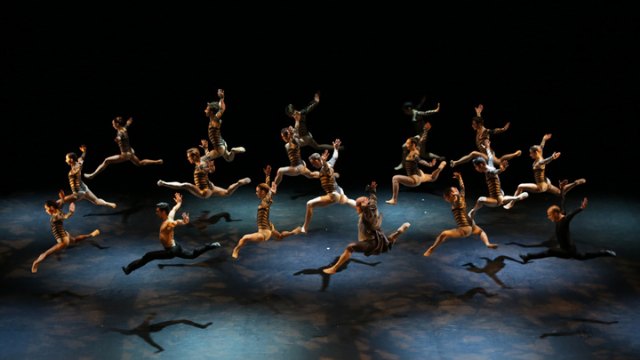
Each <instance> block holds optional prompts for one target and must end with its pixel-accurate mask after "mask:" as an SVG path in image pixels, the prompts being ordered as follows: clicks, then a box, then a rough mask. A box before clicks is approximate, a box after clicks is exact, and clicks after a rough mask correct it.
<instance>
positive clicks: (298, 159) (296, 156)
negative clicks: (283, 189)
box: [271, 123, 318, 193]
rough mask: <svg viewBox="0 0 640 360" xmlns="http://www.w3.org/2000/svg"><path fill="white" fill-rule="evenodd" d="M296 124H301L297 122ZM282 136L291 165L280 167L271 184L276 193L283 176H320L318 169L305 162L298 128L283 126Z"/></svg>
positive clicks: (312, 177)
mask: <svg viewBox="0 0 640 360" xmlns="http://www.w3.org/2000/svg"><path fill="white" fill-rule="evenodd" d="M296 125H299V124H298V123H296ZM280 137H281V138H282V141H284V142H285V145H284V148H285V149H286V150H287V157H289V166H283V167H281V168H279V169H278V172H277V173H276V178H275V180H274V181H273V183H272V184H271V191H273V192H274V193H275V192H276V191H277V188H278V185H280V182H281V181H282V176H283V175H287V176H298V175H303V176H305V177H307V178H309V179H314V178H317V177H318V174H317V171H316V172H315V173H314V172H312V171H311V170H309V168H307V164H305V162H304V160H302V156H301V155H300V137H299V135H298V129H297V128H294V127H293V126H289V127H286V128H283V129H282V130H281V131H280Z"/></svg>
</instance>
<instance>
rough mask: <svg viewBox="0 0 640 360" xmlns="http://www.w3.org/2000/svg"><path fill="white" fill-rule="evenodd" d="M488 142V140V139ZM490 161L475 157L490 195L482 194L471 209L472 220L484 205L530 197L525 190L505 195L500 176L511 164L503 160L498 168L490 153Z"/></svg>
mask: <svg viewBox="0 0 640 360" xmlns="http://www.w3.org/2000/svg"><path fill="white" fill-rule="evenodd" d="M487 142H488V141H487ZM488 155H489V156H488V158H489V162H488V163H487V160H485V159H484V158H482V157H477V158H475V159H473V167H474V168H475V169H476V171H477V172H479V173H483V174H484V178H485V181H486V183H487V188H489V196H480V197H479V198H478V200H477V201H476V204H475V206H474V207H473V209H471V211H469V217H470V218H471V220H473V219H475V214H476V212H477V211H478V210H480V208H481V207H482V206H488V207H498V206H502V205H503V204H505V203H507V202H509V201H521V200H524V199H526V198H527V197H529V194H528V193H526V192H523V193H521V194H519V195H518V196H510V195H504V191H502V187H501V186H500V177H499V176H498V175H499V174H501V173H502V172H504V170H505V169H506V168H507V166H508V165H509V163H508V162H506V161H503V162H502V163H500V168H499V169H496V168H495V167H494V165H493V156H492V155H491V153H488Z"/></svg>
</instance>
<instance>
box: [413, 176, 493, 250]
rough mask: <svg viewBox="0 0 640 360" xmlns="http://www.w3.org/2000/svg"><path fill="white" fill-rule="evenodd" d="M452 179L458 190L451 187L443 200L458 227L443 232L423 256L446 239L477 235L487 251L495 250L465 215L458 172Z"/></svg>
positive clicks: (480, 230)
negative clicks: (449, 206) (455, 181)
mask: <svg viewBox="0 0 640 360" xmlns="http://www.w3.org/2000/svg"><path fill="white" fill-rule="evenodd" d="M453 178H454V179H458V184H459V187H460V189H459V190H458V188H456V187H454V186H452V187H450V188H449V189H447V190H446V191H445V193H444V199H445V200H446V201H447V202H449V203H451V212H452V213H453V218H454V219H455V220H456V224H458V227H457V228H455V229H449V230H444V231H443V232H441V233H440V235H438V237H437V238H436V240H435V241H434V242H433V245H431V246H430V247H429V248H428V249H427V251H425V252H424V254H423V255H424V256H431V254H432V253H433V251H434V250H435V249H436V248H437V247H438V246H440V245H441V244H442V243H443V242H444V241H445V240H447V239H448V238H463V237H469V236H471V235H479V236H480V240H482V242H483V243H484V245H485V246H486V247H488V248H489V249H496V248H498V245H496V244H492V243H490V242H489V237H488V236H487V234H486V233H485V232H484V230H482V228H480V227H479V226H478V225H476V224H475V222H473V220H472V219H471V218H470V217H469V215H468V214H467V203H466V200H465V191H464V182H463V181H462V175H460V173H459V172H454V173H453Z"/></svg>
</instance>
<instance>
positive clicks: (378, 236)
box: [322, 181, 411, 274]
mask: <svg viewBox="0 0 640 360" xmlns="http://www.w3.org/2000/svg"><path fill="white" fill-rule="evenodd" d="M377 187H378V184H377V183H376V182H375V181H372V182H371V184H370V185H368V186H367V188H366V191H367V192H368V193H369V196H368V197H367V196H361V197H359V198H357V199H356V212H357V213H358V242H354V243H351V244H349V245H348V246H347V247H346V248H345V249H344V251H343V252H342V255H340V258H338V261H337V262H336V263H335V264H334V265H333V266H331V267H329V268H326V269H323V270H322V271H323V272H324V273H325V274H335V273H336V272H337V271H338V269H340V267H341V266H342V265H343V264H344V263H345V262H347V261H349V259H350V258H351V254H352V253H353V252H354V251H355V252H361V253H364V255H365V256H370V255H380V254H382V253H384V252H387V251H388V250H390V249H391V247H392V246H393V244H395V242H396V240H398V237H399V236H400V235H401V234H402V233H403V232H405V231H406V230H407V229H408V228H409V226H411V224H410V223H408V222H405V223H404V224H402V225H401V226H400V227H399V228H398V229H397V230H396V231H394V232H393V233H391V234H389V236H387V235H385V234H384V232H383V231H382V228H381V225H382V216H381V215H380V213H379V212H378V197H377V196H376V189H377Z"/></svg>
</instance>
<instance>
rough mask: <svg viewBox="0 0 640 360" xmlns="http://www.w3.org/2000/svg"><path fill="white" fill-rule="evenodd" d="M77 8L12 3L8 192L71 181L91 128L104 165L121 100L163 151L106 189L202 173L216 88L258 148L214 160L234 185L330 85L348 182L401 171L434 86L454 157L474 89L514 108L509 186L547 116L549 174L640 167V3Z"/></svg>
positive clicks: (441, 127) (141, 145)
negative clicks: (72, 160)
mask: <svg viewBox="0 0 640 360" xmlns="http://www.w3.org/2000/svg"><path fill="white" fill-rule="evenodd" d="M316 6H317V5H316ZM38 10H43V9H38ZM75 10H76V11H80V12H81V14H82V15H80V16H78V15H73V16H72V15H59V14H58V13H64V10H61V9H57V10H56V14H55V15H54V14H53V13H51V14H38V15H35V14H33V13H32V12H16V13H12V12H8V13H5V14H4V15H3V17H4V19H3V20H4V21H3V24H4V26H6V29H5V31H3V32H4V35H3V37H4V43H5V44H4V45H3V49H2V52H3V56H2V57H3V59H4V61H6V62H5V65H4V66H3V72H4V76H3V81H2V86H3V88H4V89H3V91H2V98H1V102H2V118H3V123H4V129H5V131H4V141H3V145H2V146H3V149H4V152H3V153H4V154H5V156H6V157H7V159H8V160H9V161H8V163H5V167H4V171H3V172H4V175H3V179H4V180H3V182H4V183H5V185H6V186H4V188H3V192H5V193H6V192H14V191H30V190H32V189H42V190H46V189H50V190H51V193H52V196H55V192H56V191H57V189H59V188H64V189H67V188H68V183H67V178H66V173H67V171H68V166H67V165H66V164H65V163H64V156H65V154H66V153H67V152H70V151H78V146H79V145H80V144H86V145H87V146H88V154H87V160H86V163H85V168H84V170H85V172H90V171H93V170H94V169H95V168H96V166H97V165H98V164H99V163H100V162H101V161H102V160H103V159H104V158H105V157H106V156H110V155H114V154H117V153H118V148H117V145H116V144H115V143H114V142H113V138H114V137H115V130H114V129H113V128H112V127H111V119H112V118H114V117H115V116H117V115H121V116H125V117H128V116H133V117H134V123H133V125H132V126H131V127H130V129H129V133H130V137H131V143H132V146H133V148H134V149H135V150H136V153H137V154H138V156H139V157H140V158H141V159H142V158H150V159H156V158H162V159H164V160H165V165H164V166H161V167H156V166H151V167H147V168H141V169H137V168H135V167H134V166H133V165H132V164H130V163H123V164H117V165H113V166H111V167H109V168H108V169H107V170H106V171H105V172H104V173H102V174H100V175H99V176H98V177H97V178H96V179H94V180H91V181H88V182H87V183H88V184H89V186H90V187H91V188H92V190H93V191H94V192H95V193H97V194H98V195H99V194H100V193H101V192H104V191H106V190H107V189H111V190H115V191H121V190H125V189H127V190H129V191H138V190H140V189H145V188H148V187H155V186H156V185H155V182H156V181H157V180H158V179H160V178H162V179H164V180H168V181H170V180H180V181H189V182H190V181H192V170H191V169H192V167H191V166H190V165H189V164H188V162H187V160H186V156H185V151H186V149H187V148H189V147H192V146H195V145H197V144H198V143H199V140H200V139H201V138H206V134H207V132H206V131H207V121H208V120H207V118H206V117H205V116H204V114H203V110H204V106H205V103H206V102H207V101H212V100H214V99H215V94H216V89H217V88H224V89H225V90H226V94H227V107H228V108H227V112H226V113H225V115H224V117H223V120H224V122H223V127H222V134H223V137H224V138H225V139H226V141H227V142H228V143H229V144H230V145H231V146H245V147H246V148H247V153H245V154H242V155H238V156H237V157H236V160H235V161H234V162H232V163H226V162H224V161H223V160H222V159H219V160H218V161H217V162H216V164H217V166H218V170H217V172H216V173H215V174H213V175H212V180H213V181H214V183H216V184H219V185H222V186H226V185H228V184H230V183H231V182H232V181H235V180H236V179H238V178H241V177H245V176H249V177H251V178H252V179H253V180H254V181H258V180H260V179H261V177H262V173H261V168H262V167H263V166H264V165H265V164H267V163H270V164H271V165H272V166H273V167H274V168H277V167H279V166H284V165H286V164H287V159H286V154H285V151H284V148H283V142H282V140H281V139H280V137H279V132H280V129H281V128H282V127H284V126H287V125H289V124H291V123H292V121H291V119H289V118H288V117H286V116H285V114H284V108H285V106H286V105H287V104H289V103H293V104H294V106H295V107H296V108H299V107H302V106H304V105H306V104H307V103H308V102H309V101H310V100H311V99H312V97H313V94H314V92H315V91H317V90H319V91H321V94H322V97H321V103H320V105H319V107H318V108H317V110H316V111H314V112H313V113H311V114H310V115H309V117H308V123H309V127H310V130H311V132H312V133H313V135H314V137H315V138H316V140H317V141H318V142H319V143H329V142H330V141H331V140H332V139H334V138H341V139H342V140H343V143H344V145H345V147H346V149H345V151H343V152H341V154H340V160H338V163H337V165H336V169H337V170H338V171H339V172H340V173H341V178H340V180H339V182H340V183H341V184H342V185H343V186H350V185H357V186H359V185H361V184H364V183H367V182H369V181H370V180H373V179H375V180H377V181H378V182H379V183H380V184H381V185H382V186H390V184H391V177H392V176H393V175H394V174H396V173H397V172H395V171H393V169H392V168H393V166H395V165H396V164H397V163H398V162H399V160H400V154H401V150H400V146H401V145H402V143H403V142H404V140H405V139H406V137H407V136H410V135H413V132H414V130H413V124H411V123H410V119H409V118H408V117H406V116H404V115H403V114H402V112H401V105H402V103H403V102H405V101H413V102H418V101H419V100H420V98H421V97H422V96H426V98H427V101H426V105H425V108H433V107H435V104H436V103H437V102H440V103H441V106H442V109H441V112H440V113H439V114H437V115H435V116H434V117H432V119H431V122H432V124H433V129H432V131H431V133H430V138H429V142H428V146H429V148H430V150H431V151H432V152H435V153H437V154H440V155H444V156H446V157H447V159H448V160H449V159H452V158H458V157H460V156H462V155H464V154H466V153H468V152H469V151H470V150H472V149H474V141H473V136H474V132H473V130H472V129H471V126H470V122H471V117H472V116H473V115H474V111H473V107H474V105H476V104H477V103H483V104H484V105H485V111H484V113H483V115H484V118H485V121H486V126H487V127H488V128H495V127H502V126H504V124H505V122H507V121H511V129H510V130H509V131H508V132H507V133H504V134H500V135H496V136H494V137H493V141H492V145H493V147H494V149H495V150H496V152H497V153H498V154H499V155H500V154H504V153H506V152H512V151H515V150H516V149H520V150H522V151H523V156H522V157H521V158H520V159H516V160H514V161H512V163H511V168H510V170H509V171H508V172H507V173H505V174H504V175H503V176H502V179H503V184H504V186H503V187H504V189H505V191H507V192H512V191H513V190H514V189H515V186H516V185H517V184H518V183H520V182H529V181H531V180H532V173H531V168H530V166H531V159H530V158H529V157H528V155H527V154H528V148H529V146H531V145H533V144H537V143H539V142H540V139H541V137H542V135H543V134H545V133H553V138H552V139H551V140H550V141H549V143H548V145H547V147H546V149H545V153H544V154H545V156H549V155H551V153H552V152H554V151H560V152H561V153H562V156H561V158H560V159H558V160H557V161H555V162H553V163H552V164H551V165H550V166H549V167H548V170H547V173H548V176H549V177H550V178H551V179H552V180H554V181H557V180H559V179H561V178H569V179H575V178H579V177H585V178H587V180H588V181H589V186H590V189H591V190H596V189H604V188H606V189H607V190H611V191H619V192H627V191H629V190H628V189H626V188H625V186H626V184H627V183H628V182H629V181H630V180H631V179H633V177H632V175H631V173H632V172H633V168H634V167H635V159H633V158H632V157H631V154H632V153H633V150H632V147H633V145H634V144H635V142H636V141H637V139H638V135H639V133H640V131H639V125H638V115H637V114H638V100H637V99H638V95H640V94H639V91H638V87H639V85H638V84H639V80H640V75H639V74H640V72H639V71H638V64H639V63H640V62H638V56H637V55H636V53H637V51H638V46H637V44H638V43H640V42H639V40H640V39H639V31H638V30H639V29H638V21H637V20H638V19H637V17H634V16H633V15H632V14H633V13H632V12H630V11H627V9H623V8H611V7H604V6H602V5H601V4H599V3H597V2H586V3H584V4H582V5H581V8H579V9H575V8H569V7H567V8H561V7H560V6H557V5H554V6H549V5H541V4H537V5H536V6H533V5H532V6H527V5H520V7H519V8H498V7H497V6H495V8H484V7H481V6H477V7H476V8H470V7H468V6H466V7H462V6H461V7H460V8H459V9H454V8H453V7H452V8H451V9H438V8H435V7H433V6H431V7H430V8H424V9H421V8H410V7H400V6H397V7H395V8H394V9H388V8H376V9H361V10H358V11H355V10H350V11H348V10H346V9H342V8H337V7H335V8H330V7H323V8H311V9H292V8H286V7H285V6H284V5H282V6H276V7H258V8H256V7H251V9H250V11H245V12H242V13H240V12H237V11H233V12H232V11H230V10H226V9H220V8H218V9H213V10H205V9H193V10H191V11H189V12H179V11H177V10H176V11H173V9H171V8H167V9H157V8H154V9H149V12H146V11H145V12H143V13H132V12H131V11H130V10H129V9H113V10H115V15H112V14H110V13H107V12H106V11H100V12H97V11H86V12H85V11H84V10H85V9H75ZM247 10H248V9H247ZM38 12H39V13H46V11H38ZM311 152H312V150H311V149H310V148H304V149H303V156H304V157H305V158H306V157H307V156H308V155H309V154H310V153H311ZM460 169H461V171H462V172H463V174H464V175H465V179H467V183H470V184H477V186H480V187H483V186H484V183H483V181H482V180H481V178H480V177H479V175H477V174H474V172H473V169H472V167H471V165H466V166H462V167H461V168H460ZM427 171H430V170H427ZM450 175H451V171H450V169H448V168H447V170H446V172H445V173H444V174H443V176H444V178H445V181H444V182H440V183H439V184H440V185H437V186H435V187H434V186H428V188H429V189H437V188H440V186H446V185H447V184H449V183H450V180H449V179H450ZM292 181H297V179H296V180H292ZM472 186H475V185H472ZM631 187H632V185H631ZM318 189H319V185H318Z"/></svg>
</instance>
